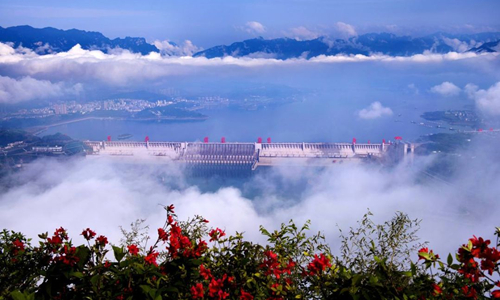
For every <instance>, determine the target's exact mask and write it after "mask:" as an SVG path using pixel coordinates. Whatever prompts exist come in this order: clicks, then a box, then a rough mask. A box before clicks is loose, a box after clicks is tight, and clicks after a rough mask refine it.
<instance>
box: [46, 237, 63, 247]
mask: <svg viewBox="0 0 500 300" xmlns="http://www.w3.org/2000/svg"><path fill="white" fill-rule="evenodd" d="M47 241H48V242H49V244H50V245H53V246H60V245H61V244H62V239H61V238H60V237H59V236H57V235H54V236H53V237H52V238H48V239H47Z"/></svg>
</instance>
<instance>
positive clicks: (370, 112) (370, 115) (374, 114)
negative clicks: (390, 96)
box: [358, 101, 392, 120]
mask: <svg viewBox="0 0 500 300" xmlns="http://www.w3.org/2000/svg"><path fill="white" fill-rule="evenodd" d="M384 116H392V109H390V108H389V107H384V106H383V105H382V103H380V102H378V101H376V102H373V103H372V104H370V106H368V107H367V108H364V109H362V110H360V111H359V112H358V117H360V118H361V119H367V120H370V119H377V118H380V117H384Z"/></svg>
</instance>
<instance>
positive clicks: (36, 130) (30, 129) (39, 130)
mask: <svg viewBox="0 0 500 300" xmlns="http://www.w3.org/2000/svg"><path fill="white" fill-rule="evenodd" d="M207 119H208V117H182V118H178V117H162V118H141V119H130V118H114V117H85V118H80V119H75V120H68V121H64V122H58V123H54V124H48V125H42V126H33V127H28V128H26V129H25V130H26V131H27V132H29V133H31V134H33V135H39V134H40V133H42V132H44V131H46V130H47V129H49V128H51V127H57V126H61V125H65V124H71V123H78V122H83V121H87V120H109V121H139V122H143V121H205V120H207Z"/></svg>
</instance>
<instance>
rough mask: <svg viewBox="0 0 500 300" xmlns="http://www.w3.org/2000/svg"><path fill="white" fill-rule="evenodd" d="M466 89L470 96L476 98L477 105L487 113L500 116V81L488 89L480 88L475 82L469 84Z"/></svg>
mask: <svg viewBox="0 0 500 300" xmlns="http://www.w3.org/2000/svg"><path fill="white" fill-rule="evenodd" d="M465 91H466V93H467V95H468V96H469V98H471V99H474V101H475V102H476V106H477V107H478V108H479V109H480V110H481V111H482V112H483V113H485V114H487V115H490V116H500V82H497V83H495V84H494V85H492V86H491V87H490V88H488V89H487V90H482V89H479V88H478V86H476V85H474V84H470V83H469V84H467V85H466V86H465Z"/></svg>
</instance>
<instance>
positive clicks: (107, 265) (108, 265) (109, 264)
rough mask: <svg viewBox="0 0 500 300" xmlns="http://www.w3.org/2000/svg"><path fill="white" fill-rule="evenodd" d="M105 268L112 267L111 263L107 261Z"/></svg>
mask: <svg viewBox="0 0 500 300" xmlns="http://www.w3.org/2000/svg"><path fill="white" fill-rule="evenodd" d="M104 267H105V268H109V267H111V263H110V262H109V260H107V261H105V262H104Z"/></svg>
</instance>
